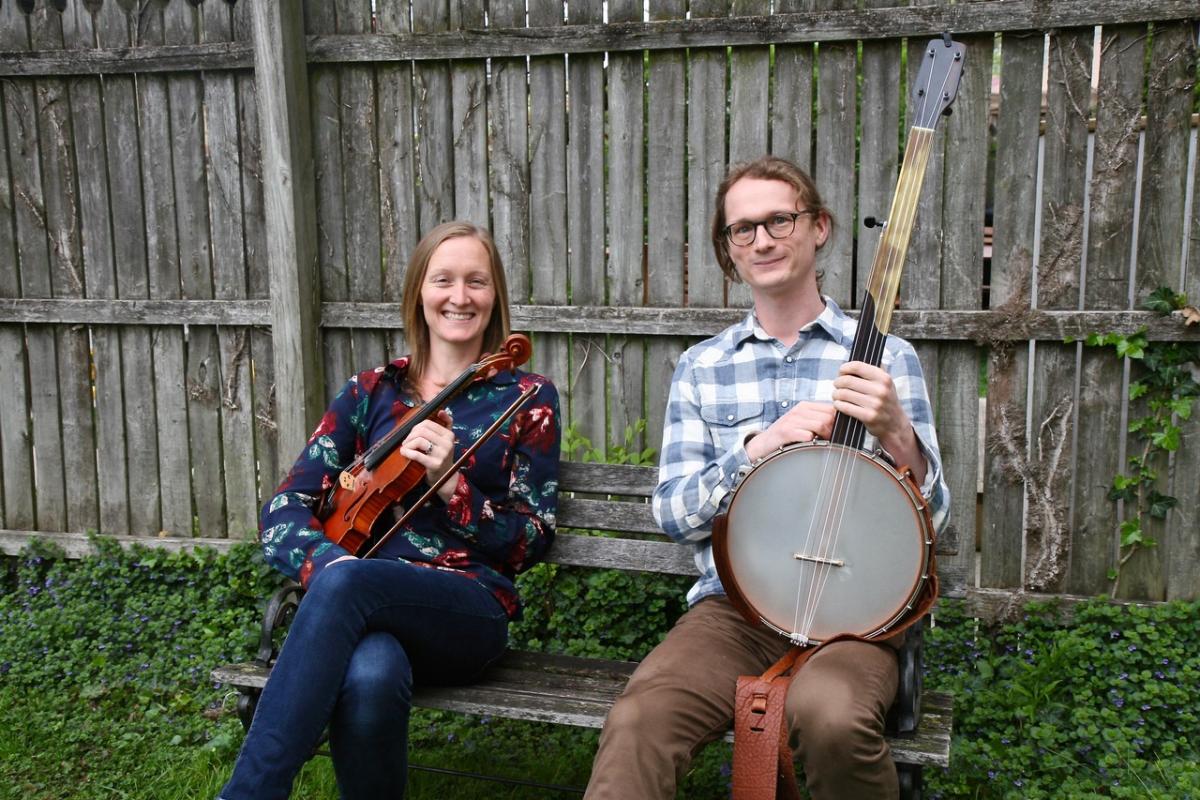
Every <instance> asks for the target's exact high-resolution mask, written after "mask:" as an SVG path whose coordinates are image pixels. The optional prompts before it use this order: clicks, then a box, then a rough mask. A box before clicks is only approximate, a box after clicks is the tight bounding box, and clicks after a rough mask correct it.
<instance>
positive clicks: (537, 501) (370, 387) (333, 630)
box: [221, 222, 560, 800]
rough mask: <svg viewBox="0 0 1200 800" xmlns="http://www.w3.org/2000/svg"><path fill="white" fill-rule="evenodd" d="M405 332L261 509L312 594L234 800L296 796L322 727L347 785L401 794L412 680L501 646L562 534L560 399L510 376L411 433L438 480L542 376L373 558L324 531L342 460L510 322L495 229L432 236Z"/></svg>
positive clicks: (416, 263)
mask: <svg viewBox="0 0 1200 800" xmlns="http://www.w3.org/2000/svg"><path fill="white" fill-rule="evenodd" d="M404 328H405V335H406V337H407V341H408V343H409V346H410V348H411V350H412V352H411V354H410V355H409V356H405V357H403V358H400V359H398V360H396V361H393V362H392V363H391V364H390V365H389V366H388V367H386V368H384V367H379V368H377V369H374V370H369V371H367V372H362V373H359V374H358V375H356V376H354V377H353V378H351V379H350V380H349V382H347V383H346V385H345V386H344V387H343V388H342V390H341V391H340V392H339V393H338V395H337V397H336V398H334V400H333V403H332V404H331V405H330V407H329V410H328V411H327V412H326V413H325V416H324V418H322V420H321V424H320V425H319V426H317V430H316V431H315V432H314V433H313V435H312V437H311V438H310V439H309V442H308V446H307V447H306V448H305V450H304V452H303V453H302V454H301V455H300V458H299V459H297V461H296V464H295V466H293V467H292V470H291V472H290V473H289V474H288V476H287V478H286V479H285V480H284V481H283V484H282V485H281V486H280V487H279V490H278V493H277V494H276V495H275V497H274V498H273V499H272V500H271V502H269V503H268V504H267V505H266V506H265V507H264V508H263V513H262V520H261V532H262V545H263V552H264V554H265V556H266V558H267V560H268V561H269V562H270V563H271V564H272V565H273V566H274V567H275V568H276V569H278V570H280V571H281V572H283V573H284V574H286V575H288V576H290V577H292V578H295V579H297V580H299V581H300V583H301V584H302V585H303V586H304V587H305V589H306V595H305V598H304V601H303V602H302V603H301V604H300V608H299V610H298V612H297V613H296V618H295V621H294V622H293V624H292V627H291V630H290V631H289V633H288V637H287V641H286V644H285V645H284V648H283V651H282V652H281V653H280V656H279V660H278V662H277V663H276V664H275V667H274V669H273V671H272V673H271V679H270V681H269V682H268V684H267V687H266V689H264V691H263V694H262V697H261V699H260V700H259V704H258V710H257V712H256V714H255V717H254V722H253V724H252V725H251V726H250V731H249V732H248V733H247V735H246V741H245V742H244V744H243V745H242V751H241V753H240V754H239V756H238V760H237V764H236V765H235V767H234V770H233V776H232V777H231V778H230V780H229V783H228V784H226V786H225V788H224V790H223V792H222V794H221V797H222V798H224V799H225V800H246V799H247V798H285V797H287V796H288V794H289V792H290V791H291V786H292V780H293V779H294V777H295V775H296V773H297V772H298V771H299V769H300V767H301V766H302V765H303V764H304V762H305V760H306V759H307V758H308V757H309V755H310V754H311V752H312V748H313V747H314V746H315V745H316V743H317V741H318V739H319V737H320V735H321V732H322V730H324V728H325V727H326V725H328V726H329V731H330V749H331V750H332V754H333V764H334V770H335V772H336V774H337V781H338V787H339V789H340V791H341V794H342V797H344V798H392V797H401V796H403V794H404V784H405V775H406V771H407V732H408V711H409V707H410V698H411V696H412V687H413V684H414V682H415V683H422V682H428V683H469V682H471V681H473V680H475V679H476V678H478V676H479V675H480V674H481V673H482V672H483V671H484V669H485V668H486V667H487V666H488V665H489V664H491V663H492V662H493V661H494V660H496V659H497V658H498V657H499V656H500V655H501V654H502V653H503V652H504V648H505V645H506V642H507V636H508V623H509V621H510V620H511V619H514V618H515V617H516V616H517V615H518V614H519V612H520V601H519V599H518V597H517V594H516V590H515V588H514V586H513V577H514V576H515V575H516V573H518V572H520V571H522V570H524V569H527V568H528V567H530V566H531V565H533V564H534V563H536V562H537V560H538V559H539V558H540V557H541V555H542V554H543V553H544V552H545V550H546V548H547V547H548V546H549V544H550V542H551V540H552V538H553V536H554V513H555V504H556V500H557V486H558V456H559V435H560V431H559V419H558V394H557V392H556V391H555V388H554V386H553V385H552V384H551V383H550V382H549V381H547V380H546V379H545V378H542V377H540V376H538V375H533V374H529V373H522V372H519V371H514V372H502V373H501V374H499V375H497V376H496V377H494V378H492V379H490V380H488V381H485V382H481V383H476V384H473V385H472V386H471V387H470V388H468V389H467V390H466V391H464V392H463V393H461V394H460V395H459V396H458V397H457V398H456V399H454V400H452V401H451V402H450V403H449V404H448V406H447V408H446V413H445V414H443V415H442V417H441V421H442V422H443V423H451V427H449V428H448V427H445V426H444V425H443V424H439V422H437V421H435V420H425V421H423V422H421V423H419V424H418V425H416V426H415V427H414V428H413V430H412V432H411V433H410V435H409V436H408V437H407V438H406V439H405V440H404V442H403V443H402V444H401V447H400V452H401V453H403V455H404V456H406V457H407V458H409V459H412V460H413V461H415V462H417V463H419V464H421V465H422V466H424V467H425V470H426V478H425V480H426V484H428V485H433V484H434V483H435V482H436V481H437V480H438V479H439V478H440V477H442V476H443V475H445V473H446V472H447V471H448V470H449V468H450V467H451V465H452V464H453V462H454V460H455V458H456V457H457V455H458V454H461V452H462V450H463V449H464V447H465V446H468V445H470V443H471V442H472V441H474V440H475V439H476V438H477V437H478V436H479V434H480V432H482V431H483V430H484V429H485V428H486V427H487V426H488V425H489V424H490V423H491V422H492V421H493V420H495V419H496V418H497V417H498V416H499V415H500V414H501V413H502V412H503V410H504V409H506V408H507V407H508V406H509V405H510V404H511V403H512V401H513V400H514V399H515V398H516V397H517V396H518V395H519V394H520V393H521V392H522V391H523V390H524V389H525V388H526V387H528V386H530V385H532V384H536V385H537V386H538V387H539V388H538V391H537V392H536V394H534V395H533V397H532V399H530V400H529V401H528V402H527V403H526V405H525V406H524V407H523V408H522V410H521V411H520V412H518V413H517V414H516V415H515V416H514V417H513V419H512V420H511V421H510V422H509V423H507V425H506V426H503V427H501V429H500V430H499V431H498V432H497V433H496V435H495V436H493V437H492V438H491V439H490V440H489V441H488V442H487V443H486V444H484V445H483V446H482V447H481V448H480V449H479V450H478V451H477V452H476V453H475V455H474V456H473V458H472V459H470V460H469V461H468V462H467V463H466V464H465V465H464V466H463V468H462V469H461V470H459V471H458V474H457V475H452V476H450V478H449V479H448V480H447V481H446V482H445V483H444V484H443V485H442V487H441V488H440V489H439V490H438V492H437V497H436V498H434V499H433V500H431V501H430V503H429V504H427V505H426V507H425V508H423V509H422V510H421V511H420V512H418V513H417V514H415V516H414V517H413V518H412V520H411V522H409V523H408V524H406V526H405V527H404V528H402V529H401V530H400V531H399V532H398V533H397V534H396V535H395V536H393V537H392V538H391V539H389V540H388V542H387V543H386V544H385V545H384V546H383V547H382V548H381V550H380V552H379V553H377V554H376V555H375V556H374V557H372V558H371V559H360V558H357V557H355V555H354V554H352V553H349V552H347V551H346V550H345V549H343V548H341V547H339V546H338V545H336V544H334V543H333V542H332V541H330V540H329V539H328V538H326V537H325V535H324V532H323V530H322V527H321V521H320V520H319V519H317V518H316V516H315V515H314V514H313V508H314V507H315V504H316V499H317V497H318V496H319V495H320V494H321V493H322V492H324V491H325V490H327V489H328V488H329V487H331V486H333V484H334V481H335V480H336V479H337V476H338V474H339V473H340V472H341V470H342V469H344V468H345V467H346V466H347V465H348V464H350V462H351V461H352V460H353V459H354V458H355V457H356V456H357V455H358V454H360V453H362V452H363V451H364V450H366V449H367V448H368V447H370V446H371V444H372V443H374V442H375V441H377V440H378V439H379V438H381V437H382V436H384V435H385V434H387V433H388V432H389V431H391V430H392V429H393V428H394V427H395V426H396V424H397V423H398V422H399V420H400V418H401V417H403V416H404V414H405V413H406V412H408V411H409V409H411V408H412V407H413V406H416V405H420V404H422V403H423V402H425V401H427V400H429V399H431V398H433V397H435V396H436V395H437V394H438V392H439V391H440V390H441V389H442V388H443V387H445V386H446V385H447V383H449V382H450V381H452V380H453V379H454V378H456V377H458V376H459V375H460V374H461V373H462V372H464V371H465V370H466V369H467V368H468V367H469V366H470V365H471V364H473V363H475V362H476V361H478V359H479V357H480V355H481V354H483V353H485V352H489V351H495V350H496V349H497V348H498V347H499V345H500V343H501V342H502V341H503V340H504V338H505V336H506V335H507V334H508V294H507V289H506V287H505V281H504V271H503V267H502V265H501V263H500V257H499V254H498V253H497V252H496V247H495V244H494V243H493V241H492V238H491V236H490V235H489V234H488V233H487V232H486V231H484V230H482V229H480V228H478V227H476V226H474V225H471V224H468V223H463V222H449V223H445V224H443V225H439V226H438V227H437V228H435V229H434V230H432V231H431V232H430V233H429V234H428V235H427V236H425V238H423V239H422V240H421V242H420V243H419V244H418V245H417V248H416V251H415V252H414V253H413V256H412V259H411V260H410V262H409V265H408V272H407V275H406V277H405V285H404ZM427 488H428V486H427V485H425V484H422V485H420V486H419V487H418V488H416V489H414V490H413V491H412V492H411V493H410V494H409V496H408V497H406V498H405V500H404V501H403V503H402V504H401V505H404V506H405V507H406V508H407V507H408V506H409V505H411V503H412V502H413V500H414V499H415V498H416V497H417V496H418V495H419V494H421V493H423V492H425V491H426V490H427ZM390 516H391V515H388V514H385V515H384V517H385V519H383V520H381V521H380V527H385V528H386V527H390V526H391V524H392V523H393V522H394V520H393V519H392V518H390ZM376 533H378V531H376ZM363 550H364V551H365V550H366V548H365V547H364V548H363Z"/></svg>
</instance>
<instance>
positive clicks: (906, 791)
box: [212, 462, 957, 798]
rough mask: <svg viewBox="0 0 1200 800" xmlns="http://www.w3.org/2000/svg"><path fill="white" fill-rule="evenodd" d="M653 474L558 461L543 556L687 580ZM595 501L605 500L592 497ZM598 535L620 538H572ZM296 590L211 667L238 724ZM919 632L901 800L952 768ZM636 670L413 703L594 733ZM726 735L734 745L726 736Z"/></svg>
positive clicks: (548, 674) (479, 689)
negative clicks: (664, 526)
mask: <svg viewBox="0 0 1200 800" xmlns="http://www.w3.org/2000/svg"><path fill="white" fill-rule="evenodd" d="M656 476H657V471H656V470H654V469H652V468H649V467H630V466H614V465H603V464H578V463H573V462H564V463H563V465H562V472H561V476H560V495H559V513H558V535H557V536H556V538H555V543H554V546H553V547H552V548H551V550H550V553H549V554H548V556H547V558H546V560H547V561H549V562H552V563H555V564H562V565H570V566H578V567H590V568H595V569H623V570H634V571H641V572H652V573H663V574H668V575H689V576H691V575H695V574H696V569H695V565H694V563H693V561H692V549H691V547H688V546H682V545H679V544H675V543H674V542H671V541H670V540H669V539H667V538H666V537H665V536H663V535H662V534H661V532H660V531H659V529H658V526H657V525H655V523H654V519H653V517H652V516H651V513H650V505H649V502H648V498H649V496H650V494H651V492H652V491H653V489H654V485H655V482H656ZM597 497H601V498H604V497H607V498H608V499H593V498H597ZM597 530H598V531H606V532H611V533H613V534H618V535H619V536H608V535H606V536H596V535H584V534H580V533H573V532H572V531H597ZM956 547H957V542H955V541H953V540H952V537H946V536H944V537H942V539H941V540H940V541H939V544H938V551H939V552H941V553H953V552H954V551H955V550H956ZM943 589H945V586H943ZM943 593H945V592H943ZM300 594H301V592H300V588H299V587H298V586H296V585H294V584H293V585H290V586H287V587H285V588H283V589H282V590H280V591H279V592H278V593H276V595H275V596H274V597H273V598H272V599H271V601H270V603H269V604H268V608H267V611H266V614H265V616H264V620H263V630H262V639H261V642H260V648H259V653H258V656H257V658H256V659H255V660H254V661H253V662H248V663H243V664H230V665H226V666H222V667H218V668H217V669H215V670H213V673H212V676H213V679H214V680H216V681H218V682H220V683H224V684H227V685H229V686H234V687H236V688H237V689H238V690H239V692H240V693H241V696H240V698H239V702H238V713H239V715H240V717H241V720H242V722H243V724H244V725H246V726H249V724H250V720H251V719H252V717H253V714H254V706H255V704H256V702H257V699H258V694H259V692H260V691H261V690H262V687H263V686H264V685H265V684H266V681H267V676H268V674H269V672H270V665H271V664H272V663H273V662H274V659H275V656H276V653H277V644H278V639H279V635H278V631H277V626H278V625H279V624H280V623H281V622H282V621H283V620H285V619H287V618H288V616H289V614H290V612H291V611H292V610H294V609H295V606H296V604H297V603H298V602H299V598H300ZM920 628H921V626H919V625H918V626H913V628H912V629H911V631H912V632H911V633H910V634H909V635H908V638H907V640H906V642H905V646H904V648H903V649H902V650H901V652H900V659H901V689H900V696H899V697H898V698H897V703H896V705H895V706H894V707H893V708H892V710H891V712H890V714H889V723H888V728H889V734H888V742H889V744H890V745H891V748H892V757H893V758H894V759H895V761H896V765H897V770H898V772H899V774H900V780H901V788H902V796H903V797H906V798H919V797H920V794H921V768H922V767H924V766H940V767H945V766H948V765H949V762H950V732H951V715H952V698H951V697H950V696H949V695H946V694H942V693H936V692H922V691H921V666H922V662H921V635H920ZM636 666H637V664H636V663H633V662H625V661H606V660H600V659H592V658H576V657H571V656H561V655H550V654H544V653H530V652H521V651H510V652H509V653H508V654H507V655H506V656H505V657H503V658H502V659H501V660H500V661H499V662H497V664H496V665H495V666H494V667H493V668H492V669H491V670H489V672H488V674H487V676H486V678H485V679H484V680H482V681H480V682H479V683H476V684H474V685H471V686H463V687H428V688H424V689H419V690H418V691H417V692H416V694H415V696H414V703H415V704H416V705H417V706H422V707H425V708H435V709H443V710H447V711H456V712H462V713H466V714H477V715H488V716H493V717H505V718H509V719H520V720H535V721H538V722H553V723H559V724H563V725H575V726H579V727H585V728H599V727H601V726H602V725H603V724H604V718H605V715H606V714H607V713H608V709H609V707H610V706H611V705H612V703H613V701H614V700H615V699H616V697H617V695H618V694H619V693H620V691H621V689H622V687H624V685H625V681H626V680H627V679H628V677H629V675H630V674H631V673H632V671H633V669H634V667H636ZM726 739H727V740H728V741H732V740H733V733H732V731H730V733H729V734H728V735H727V736H726Z"/></svg>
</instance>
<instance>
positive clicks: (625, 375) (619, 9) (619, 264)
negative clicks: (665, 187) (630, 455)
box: [607, 0, 646, 441]
mask: <svg viewBox="0 0 1200 800" xmlns="http://www.w3.org/2000/svg"><path fill="white" fill-rule="evenodd" d="M641 17H642V4H641V3H640V2H637V0H609V2H608V18H609V19H610V20H612V21H613V22H628V21H631V20H638V19H641ZM642 71H643V54H642V53H641V52H638V51H635V52H632V53H609V56H608V103H607V110H608V125H607V140H608V192H607V200H608V206H607V217H608V270H607V272H608V285H609V293H608V300H609V302H611V303H620V304H621V305H628V306H636V305H641V304H642V302H643V299H644V291H645V252H646V251H645V247H644V242H645V233H644V231H643V227H642V223H643V217H644V214H645V207H644V205H643V203H644V192H645V151H644V149H643V141H644V136H645V115H644V105H643V103H644V95H643V91H644V88H645V87H644V85H643V83H644V82H643V78H642ZM608 352H609V355H610V357H611V362H610V364H609V386H610V387H611V389H612V397H611V398H610V401H609V408H608V428H609V434H610V435H611V437H612V438H613V439H615V440H617V441H621V440H622V439H623V436H624V432H625V430H626V429H627V428H628V427H629V426H631V425H633V424H635V423H636V421H637V420H639V419H642V418H643V417H644V415H645V412H644V410H643V405H644V403H645V399H646V394H645V385H644V381H643V373H644V369H645V351H644V348H643V346H642V341H641V339H639V338H637V337H627V336H624V335H616V336H611V337H609V345H608Z"/></svg>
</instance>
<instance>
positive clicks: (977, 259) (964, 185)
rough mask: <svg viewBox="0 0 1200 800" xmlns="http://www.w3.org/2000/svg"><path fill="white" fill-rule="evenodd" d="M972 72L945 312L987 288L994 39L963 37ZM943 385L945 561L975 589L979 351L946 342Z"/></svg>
mask: <svg viewBox="0 0 1200 800" xmlns="http://www.w3.org/2000/svg"><path fill="white" fill-rule="evenodd" d="M962 42H963V44H965V45H966V47H967V55H966V58H967V68H966V70H965V72H964V73H963V79H962V83H961V85H960V86H959V91H958V99H957V100H955V102H954V113H953V114H951V116H950V117H949V119H946V120H943V123H942V124H943V125H944V126H945V130H946V165H945V170H944V174H945V202H944V204H943V206H942V227H943V230H944V234H943V236H944V238H943V242H942V252H941V258H940V261H941V265H940V266H941V288H942V297H941V307H942V308H946V309H970V310H975V309H978V308H979V306H980V302H981V296H982V283H983V228H984V225H985V219H986V214H987V211H986V206H987V161H988V146H989V144H990V137H989V135H988V104H989V101H990V100H991V91H992V87H991V82H992V68H991V63H992V37H991V36H967V37H963V38H962ZM937 361H938V371H937V374H938V376H939V379H938V381H937V382H936V383H932V384H929V387H930V394H931V395H932V399H933V402H934V406H935V408H936V410H937V434H938V444H939V446H940V449H941V455H942V469H943V470H944V474H945V477H946V483H947V485H948V486H949V488H950V525H951V527H952V529H953V531H954V532H955V533H956V534H957V536H958V541H959V551H958V554H957V555H954V556H940V557H939V559H938V573H939V574H940V575H941V576H942V580H943V581H945V582H953V581H956V580H961V581H962V582H963V583H965V584H966V585H974V583H975V546H976V535H977V529H976V504H977V502H978V482H979V453H978V448H979V445H978V442H979V438H978V437H979V426H980V425H981V424H982V422H983V421H982V420H981V419H980V418H979V348H978V347H977V346H976V345H975V344H974V343H958V342H946V343H942V344H941V345H939V346H938V351H937Z"/></svg>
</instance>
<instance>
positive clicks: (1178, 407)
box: [1170, 397, 1195, 419]
mask: <svg viewBox="0 0 1200 800" xmlns="http://www.w3.org/2000/svg"><path fill="white" fill-rule="evenodd" d="M1194 400H1195V398H1192V397H1173V398H1171V402H1170V407H1171V413H1172V414H1174V415H1175V416H1177V417H1179V418H1180V419H1191V418H1192V404H1193V402H1194Z"/></svg>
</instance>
